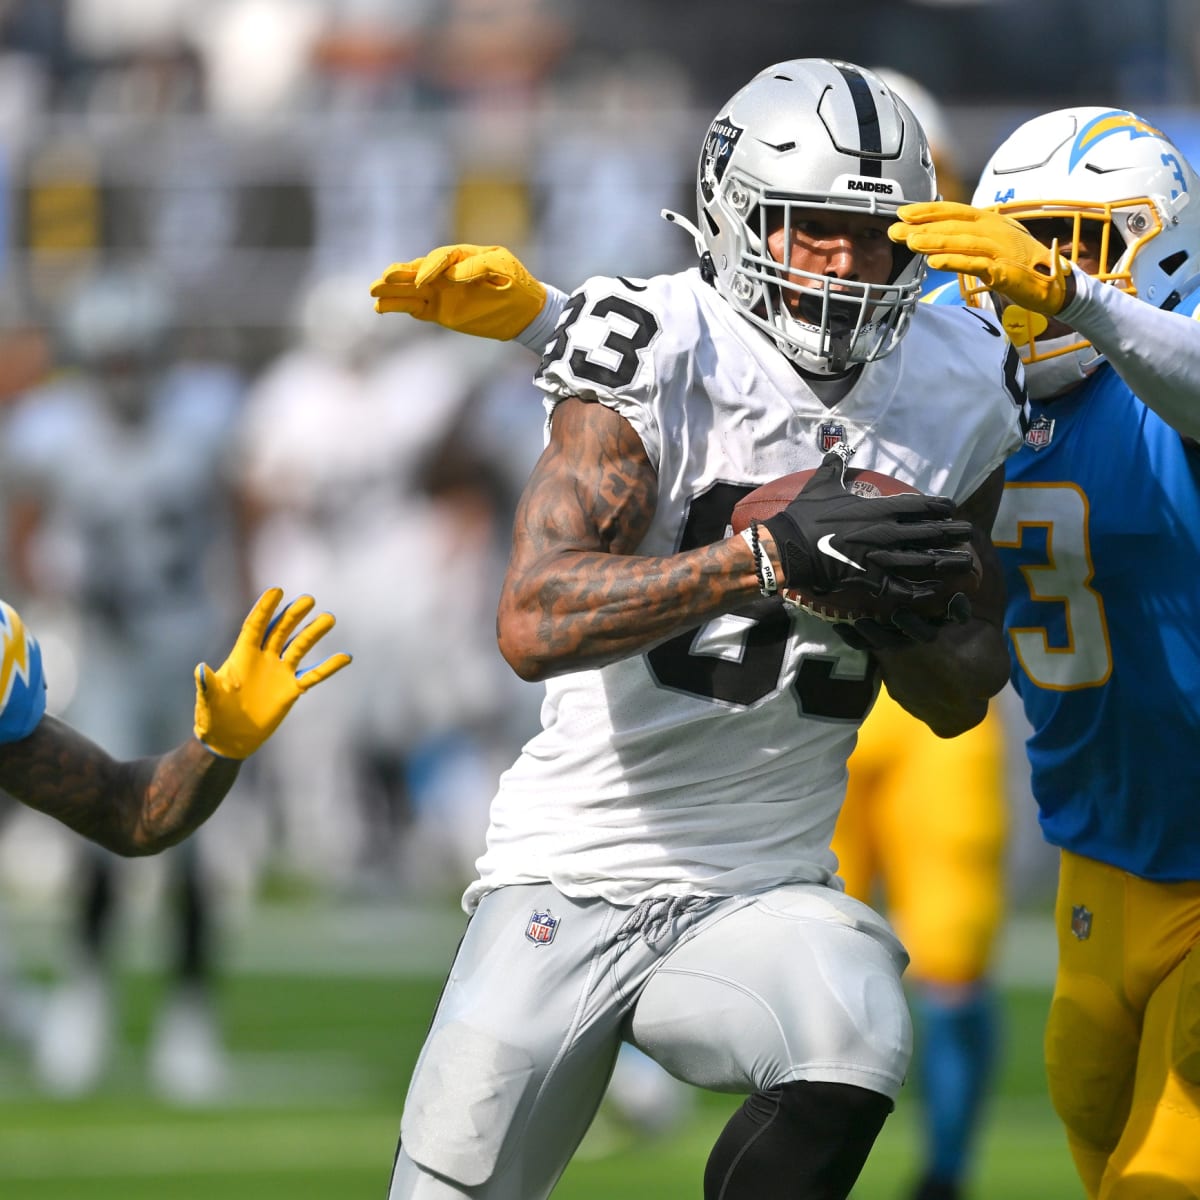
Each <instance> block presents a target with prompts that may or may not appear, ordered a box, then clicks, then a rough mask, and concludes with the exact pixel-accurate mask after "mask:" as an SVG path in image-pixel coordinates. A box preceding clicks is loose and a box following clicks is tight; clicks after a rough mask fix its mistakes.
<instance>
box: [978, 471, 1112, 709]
mask: <svg viewBox="0 0 1200 1200" xmlns="http://www.w3.org/2000/svg"><path fill="white" fill-rule="evenodd" d="M1088 515H1089V505H1088V499H1087V496H1085V495H1084V493H1083V492H1082V491H1081V490H1080V489H1079V488H1078V487H1076V486H1075V485H1074V484H1072V483H1010V484H1008V485H1007V486H1006V487H1005V489H1004V499H1003V501H1002V502H1001V505H1000V511H999V513H997V515H996V522H995V524H994V525H993V527H992V541H993V542H994V543H995V544H996V548H997V549H998V550H999V551H1000V552H1001V556H1002V557H1004V558H1007V557H1008V555H1007V554H1006V553H1005V552H1006V551H1014V552H1023V553H1022V555H1021V562H1020V566H1019V569H1020V574H1021V576H1022V578H1023V580H1024V586H1025V588H1026V589H1027V591H1028V595H1029V599H1030V600H1032V601H1034V602H1035V603H1036V604H1037V605H1045V606H1048V607H1046V608H1045V612H1046V620H1045V624H1041V625H1035V624H1028V625H1024V624H1017V623H1013V624H1012V625H1010V627H1009V630H1008V633H1009V636H1010V637H1011V639H1012V644H1013V651H1014V653H1015V654H1016V656H1017V661H1018V662H1019V663H1020V664H1021V669H1022V670H1023V671H1024V673H1025V674H1026V675H1027V676H1028V677H1029V679H1030V681H1031V682H1032V683H1034V684H1035V685H1036V686H1037V687H1040V688H1046V689H1048V690H1051V691H1073V690H1075V689H1076V688H1087V687H1099V686H1100V685H1101V684H1103V683H1106V682H1107V680H1108V677H1109V675H1110V674H1111V673H1112V651H1111V648H1110V645H1109V639H1108V624H1107V621H1106V620H1105V616H1104V601H1103V600H1102V599H1101V598H1100V595H1099V594H1098V593H1097V592H1096V591H1095V590H1094V589H1093V588H1092V587H1091V582H1092V576H1093V574H1094V572H1093V570H1092V553H1091V546H1090V545H1089V542H1088ZM1034 530H1038V531H1040V533H1039V536H1038V537H1037V539H1036V542H1037V544H1044V550H1043V551H1041V552H1037V551H1035V549H1034V544H1035V539H1034V538H1033V537H1032V536H1030V535H1031V534H1032V532H1033V531H1034ZM1043 539H1044V541H1043ZM1035 554H1036V557H1037V558H1038V559H1039V560H1040V561H1029V559H1030V558H1031V557H1032V556H1033V555H1035ZM1006 565H1007V564H1006ZM1005 575H1006V578H1007V582H1008V586H1009V589H1010V591H1012V590H1013V588H1014V587H1015V586H1016V581H1015V572H1013V571H1012V570H1011V569H1010V570H1007V571H1006V572H1005ZM1014 602H1015V607H1016V608H1017V609H1019V610H1020V612H1022V613H1024V612H1028V611H1029V610H1030V609H1031V608H1032V607H1033V606H1031V605H1029V604H1028V603H1027V602H1025V600H1024V597H1021V598H1020V599H1019V600H1017V598H1016V597H1015V596H1014V597H1013V598H1012V599H1011V600H1010V609H1009V611H1010V614H1011V613H1012V612H1013V611H1014ZM1020 619H1021V618H1020V617H1018V618H1017V620H1018V621H1020Z"/></svg>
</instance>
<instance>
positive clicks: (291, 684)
mask: <svg viewBox="0 0 1200 1200" xmlns="http://www.w3.org/2000/svg"><path fill="white" fill-rule="evenodd" d="M282 599H283V589H282V588H268V589H267V590H266V591H265V592H263V594H262V595H261V596H259V598H258V601H257V603H256V604H255V605H254V607H253V608H252V609H251V610H250V615H249V616H248V617H247V618H246V620H245V621H244V622H243V624H242V630H241V632H240V633H239V634H238V638H237V641H236V642H235V643H234V647H233V649H232V650H231V651H230V652H229V657H228V658H227V659H226V660H225V661H224V662H223V663H222V664H221V667H220V669H219V670H217V671H214V670H213V669H212V668H211V667H209V666H208V665H207V664H205V663H200V665H199V666H197V667H196V727H195V728H196V736H197V737H198V738H199V739H200V740H201V741H202V742H203V743H204V744H205V745H206V746H207V747H208V748H209V749H210V750H211V751H212V752H213V753H214V754H219V755H220V756H221V757H222V758H248V757H249V756H250V755H251V754H253V753H254V752H255V750H257V749H258V748H259V746H261V745H262V744H263V742H265V741H266V740H267V738H269V737H270V736H271V734H272V733H274V732H275V729H276V727H277V726H278V725H279V723H280V721H282V720H283V718H284V717H285V716H287V712H288V709H290V708H291V707H292V705H293V704H295V703H296V701H297V700H298V699H299V698H300V695H301V693H303V692H307V691H308V689H309V688H311V687H313V686H314V685H315V684H318V683H320V682H321V681H322V680H323V679H328V678H329V676H330V675H332V674H333V673H334V672H335V671H340V670H341V669H342V668H343V667H344V666H346V664H347V663H349V662H350V655H348V654H333V655H330V657H329V658H327V659H326V660H325V661H324V662H323V663H320V664H319V665H318V666H315V667H310V668H308V669H307V670H304V669H302V668H301V666H300V662H301V660H302V659H303V658H304V656H305V655H306V654H307V653H308V652H309V651H310V650H311V649H312V648H313V647H314V646H315V645H316V644H317V642H319V641H320V640H321V638H323V637H324V636H325V634H327V633H328V632H329V631H330V630H331V629H332V628H333V624H334V620H333V617H332V615H331V614H329V613H321V614H320V615H319V616H318V617H315V618H314V619H313V620H312V621H310V622H309V624H308V625H306V626H305V627H304V628H303V629H301V630H300V632H299V633H296V630H297V628H298V627H299V625H300V622H301V621H303V620H304V618H305V617H306V616H307V615H308V614H309V613H310V612H311V611H312V608H313V605H314V604H315V603H316V601H315V600H314V599H313V598H312V597H311V596H300V597H299V598H298V599H296V600H293V601H292V602H291V604H289V605H288V606H287V608H285V609H284V610H283V611H282V612H281V613H279V615H278V616H275V610H276V608H278V607H279V602H280V600H282ZM293 633H295V634H296V636H295V637H294V638H293V637H292V634H293Z"/></svg>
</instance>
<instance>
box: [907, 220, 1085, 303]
mask: <svg viewBox="0 0 1200 1200" xmlns="http://www.w3.org/2000/svg"><path fill="white" fill-rule="evenodd" d="M896 215H897V216H898V217H899V218H900V220H899V221H897V222H896V224H894V225H891V226H889V228H888V237H890V238H891V239H892V241H893V242H903V243H904V244H905V245H907V246H908V248H909V249H910V250H913V251H915V252H916V253H917V254H924V255H927V256H928V258H929V265H930V266H931V267H933V268H934V269H935V270H938V271H956V272H957V273H958V274H960V275H975V276H977V277H978V278H979V279H981V280H982V281H983V282H984V284H985V285H986V286H987V287H989V288H990V289H991V290H992V291H995V292H999V293H1000V294H1001V295H1003V296H1007V297H1008V299H1009V300H1011V301H1012V302H1013V303H1014V304H1019V305H1020V306H1021V307H1022V308H1027V309H1029V310H1030V312H1037V313H1042V314H1043V315H1045V316H1048V317H1052V316H1054V314H1055V313H1057V312H1058V311H1059V310H1060V309H1061V308H1062V306H1063V305H1064V304H1066V302H1067V299H1068V295H1067V280H1068V279H1069V278H1070V268H1069V265H1068V264H1067V262H1066V260H1065V259H1064V258H1063V257H1062V256H1061V255H1060V254H1059V253H1058V245H1057V243H1055V245H1054V246H1053V247H1052V248H1048V247H1046V246H1043V245H1042V243H1041V242H1039V241H1038V240H1037V238H1035V237H1034V236H1033V234H1031V233H1030V232H1029V231H1028V230H1027V229H1026V228H1025V227H1024V226H1023V225H1021V224H1020V223H1019V222H1017V221H1014V220H1013V219H1012V218H1011V217H1005V216H1001V214H1000V213H997V212H991V211H990V210H989V209H986V208H972V207H971V206H970V205H969V204H952V203H950V202H949V201H944V200H933V201H929V202H928V203H924V204H904V205H901V207H900V208H899V209H898V210H897V213H896Z"/></svg>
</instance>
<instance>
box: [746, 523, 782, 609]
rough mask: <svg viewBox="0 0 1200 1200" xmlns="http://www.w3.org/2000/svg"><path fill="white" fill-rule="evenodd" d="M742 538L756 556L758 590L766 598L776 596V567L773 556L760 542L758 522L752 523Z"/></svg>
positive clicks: (755, 568) (777, 588) (777, 585)
mask: <svg viewBox="0 0 1200 1200" xmlns="http://www.w3.org/2000/svg"><path fill="white" fill-rule="evenodd" d="M742 538H743V540H744V541H745V543H746V545H747V546H749V547H750V553H751V554H752V555H753V556H754V571H755V574H756V575H757V576H758V590H759V591H760V592H762V594H763V595H764V596H774V595H775V593H776V592H777V591H779V581H778V579H777V578H776V575H775V567H774V564H773V563H772V562H771V556H770V555H769V554H768V553H767V552H766V551H765V550H764V549H763V545H762V542H761V541H759V537H758V522H757V521H751V522H750V524H749V525H748V526H747V527H746V528H745V529H743V530H742Z"/></svg>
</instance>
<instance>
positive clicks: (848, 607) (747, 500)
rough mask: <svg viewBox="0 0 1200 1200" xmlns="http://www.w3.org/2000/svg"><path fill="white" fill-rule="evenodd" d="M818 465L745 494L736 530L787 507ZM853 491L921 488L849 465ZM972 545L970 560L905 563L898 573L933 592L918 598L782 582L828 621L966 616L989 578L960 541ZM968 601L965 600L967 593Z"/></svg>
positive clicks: (868, 494) (786, 593)
mask: <svg viewBox="0 0 1200 1200" xmlns="http://www.w3.org/2000/svg"><path fill="white" fill-rule="evenodd" d="M817 469H818V468H810V469H808V470H804V471H795V472H793V473H792V474H790V475H783V476H781V477H780V478H778V479H772V480H771V481H770V482H769V483H764V484H763V485H762V487H759V488H756V489H755V490H754V491H752V492H750V493H749V494H748V495H746V496H743V497H742V499H741V500H739V501H738V503H737V504H736V505H735V506H734V510H733V520H732V525H733V532H734V533H741V532H742V530H744V529H747V528H748V527H749V525H750V522H751V521H752V520H754V521H758V522H759V523H760V524H761V523H762V522H763V521H765V520H767V519H768V518H770V517H773V516H775V515H776V514H777V513H779V512H781V511H782V510H783V509H785V508H786V507H787V506H788V505H789V504H790V503H791V502H792V501H793V500H794V499H795V498H796V496H797V495H798V494H799V493H800V491H801V490H802V489H803V488H804V486H805V484H807V483H808V482H809V480H811V479H812V477H813V476H814V475H815V474H816V473H817ZM843 484H844V486H845V488H846V489H847V491H849V492H851V493H852V494H854V495H856V496H860V497H862V498H863V499H875V498H877V497H880V496H900V495H906V494H908V495H920V494H921V493H920V491H919V490H918V489H917V488H915V487H913V486H912V485H911V484H909V483H905V482H903V481H902V480H899V479H895V478H893V477H892V476H890V475H883V474H881V473H880V472H878V471H868V470H856V469H854V468H852V467H847V468H846V470H845V474H844V476H843ZM960 549H963V550H969V551H970V559H971V561H970V564H969V565H963V566H956V567H955V568H954V569H952V570H944V569H939V570H936V571H931V570H929V569H928V568H916V569H904V568H901V569H899V570H897V571H896V572H895V573H896V574H897V575H899V576H902V577H903V578H905V579H908V580H912V581H915V582H927V583H928V584H929V585H930V586H929V588H928V589H927V591H928V594H926V595H924V596H921V597H919V598H916V599H906V598H903V597H898V596H897V595H895V594H894V593H893V592H891V591H890V590H884V591H883V592H882V593H881V594H879V595H876V594H874V593H873V592H872V591H870V590H869V589H867V588H865V587H854V586H847V587H842V588H838V589H836V590H833V591H828V592H821V593H816V592H812V591H807V590H805V589H802V588H798V587H780V589H779V594H780V596H781V597H782V598H783V600H784V601H785V602H786V603H788V604H793V605H795V606H796V607H797V608H800V609H803V610H804V611H805V612H807V613H811V614H812V615H813V616H815V617H820V618H821V619H822V620H824V621H830V622H834V623H838V624H851V625H852V624H854V623H855V622H857V621H861V620H870V621H876V622H880V623H882V624H885V625H887V624H890V623H891V622H892V617H893V615H894V614H895V613H896V612H897V611H899V610H904V611H906V612H909V613H915V614H916V615H917V616H919V617H922V618H924V620H926V621H930V622H941V621H945V620H961V619H963V615H964V613H967V614H969V611H970V605H969V598H970V597H971V596H972V595H973V594H974V593H975V592H976V591H977V590H978V588H979V584H980V582H981V581H982V579H983V568H982V564H981V563H980V561H979V556H978V554H976V553H975V551H974V549H973V548H972V547H971V546H970V545H969V544H964V545H962V546H961V547H960ZM963 597H966V598H967V601H968V603H967V604H965V605H964V603H963V600H962V598H963Z"/></svg>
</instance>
